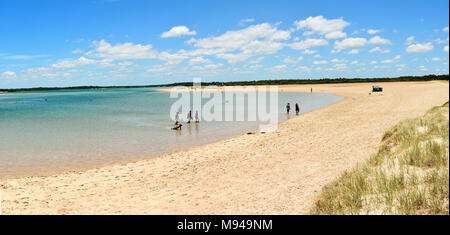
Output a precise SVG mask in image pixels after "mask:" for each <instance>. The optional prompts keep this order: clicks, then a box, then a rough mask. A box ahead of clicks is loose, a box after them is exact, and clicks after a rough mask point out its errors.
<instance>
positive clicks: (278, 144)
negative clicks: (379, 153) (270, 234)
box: [0, 81, 449, 214]
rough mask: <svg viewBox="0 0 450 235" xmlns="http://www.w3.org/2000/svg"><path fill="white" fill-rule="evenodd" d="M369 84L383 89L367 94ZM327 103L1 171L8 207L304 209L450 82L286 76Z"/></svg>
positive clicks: (440, 97) (68, 210) (441, 98)
mask: <svg viewBox="0 0 450 235" xmlns="http://www.w3.org/2000/svg"><path fill="white" fill-rule="evenodd" d="M372 85H379V86H382V87H383V88H384V92H383V93H373V94H369V92H370V91H371V86H372ZM311 87H312V88H313V90H314V92H325V93H333V94H335V95H338V96H343V97H345V99H344V100H342V101H340V102H338V103H335V104H332V105H330V106H327V107H324V108H321V109H318V110H315V111H312V112H309V113H305V114H303V115H301V116H299V117H295V118H291V119H289V120H288V121H286V122H283V123H281V124H279V126H278V130H277V131H276V132H271V133H265V134H261V133H257V134H255V135H247V134H242V135H240V136H237V137H233V138H229V139H225V140H221V141H219V142H216V143H212V144H208V145H204V146H199V147H193V148H191V149H188V150H186V151H179V152H174V153H171V154H166V155H162V156H158V157H152V158H149V159H148V160H142V161H138V162H132V163H127V164H117V165H112V166H106V167H102V168H98V169H91V170H87V171H82V172H68V173H64V174H59V175H54V176H46V177H28V178H19V179H6V180H1V181H0V190H1V197H2V198H1V199H2V204H1V205H2V209H3V211H2V212H3V214H305V213H308V212H309V210H310V208H311V206H312V204H313V202H314V200H315V198H316V197H317V196H318V194H319V193H320V191H321V189H322V187H323V186H325V185H326V184H327V183H329V182H331V181H332V180H334V179H335V178H336V177H338V176H339V175H340V174H341V173H342V172H343V171H345V170H348V169H351V168H352V167H353V166H355V165H356V164H357V163H358V162H362V161H364V160H366V159H367V158H369V157H370V156H371V155H372V154H374V153H375V152H376V150H377V147H378V144H379V142H380V139H381V137H382V135H383V134H384V132H385V130H387V129H388V128H389V127H391V126H392V125H394V124H396V123H397V122H399V121H400V120H403V119H405V118H410V117H416V116H419V115H421V114H423V113H424V112H425V111H427V110H428V109H430V108H431V107H433V106H437V105H442V104H443V103H445V102H446V101H448V100H449V95H448V91H449V83H448V82H440V81H436V82H405V83H370V84H368V83H362V84H327V85H289V86H280V87H279V90H280V91H292V92H295V91H297V92H309V91H310V88H311Z"/></svg>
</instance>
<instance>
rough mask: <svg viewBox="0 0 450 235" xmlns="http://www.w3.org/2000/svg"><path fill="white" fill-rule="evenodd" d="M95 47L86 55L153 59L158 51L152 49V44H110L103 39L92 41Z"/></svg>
mask: <svg viewBox="0 0 450 235" xmlns="http://www.w3.org/2000/svg"><path fill="white" fill-rule="evenodd" d="M93 45H94V46H95V49H94V50H92V51H89V52H87V53H86V55H88V56H92V57H97V58H104V59H107V60H111V61H112V60H127V59H155V58H157V57H158V52H156V51H154V50H153V49H152V45H150V44H149V45H141V44H136V45H135V44H132V43H123V44H117V45H115V46H112V45H111V44H109V43H108V42H106V41H105V40H101V41H100V42H97V41H94V43H93Z"/></svg>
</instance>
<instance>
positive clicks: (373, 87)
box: [372, 86, 383, 92]
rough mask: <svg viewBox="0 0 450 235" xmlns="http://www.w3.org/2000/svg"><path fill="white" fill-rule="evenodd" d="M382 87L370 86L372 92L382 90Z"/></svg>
mask: <svg viewBox="0 0 450 235" xmlns="http://www.w3.org/2000/svg"><path fill="white" fill-rule="evenodd" d="M382 91H383V88H382V87H379V86H372V92H382Z"/></svg>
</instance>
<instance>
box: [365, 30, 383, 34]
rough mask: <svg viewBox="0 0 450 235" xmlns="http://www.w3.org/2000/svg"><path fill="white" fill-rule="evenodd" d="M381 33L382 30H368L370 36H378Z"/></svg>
mask: <svg viewBox="0 0 450 235" xmlns="http://www.w3.org/2000/svg"><path fill="white" fill-rule="evenodd" d="M379 32H381V30H379V29H369V30H367V33H368V34H377V33H379Z"/></svg>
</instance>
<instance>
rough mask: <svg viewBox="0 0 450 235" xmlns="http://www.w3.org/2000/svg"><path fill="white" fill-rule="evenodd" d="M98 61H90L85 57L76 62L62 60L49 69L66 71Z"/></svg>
mask: <svg viewBox="0 0 450 235" xmlns="http://www.w3.org/2000/svg"><path fill="white" fill-rule="evenodd" d="M97 62H98V61H96V60H91V59H88V58H85V57H83V56H82V57H80V58H78V59H77V60H63V61H61V62H59V63H56V64H53V65H52V66H51V67H52V68H54V69H67V68H74V67H78V66H82V65H88V64H95V63H97Z"/></svg>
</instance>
